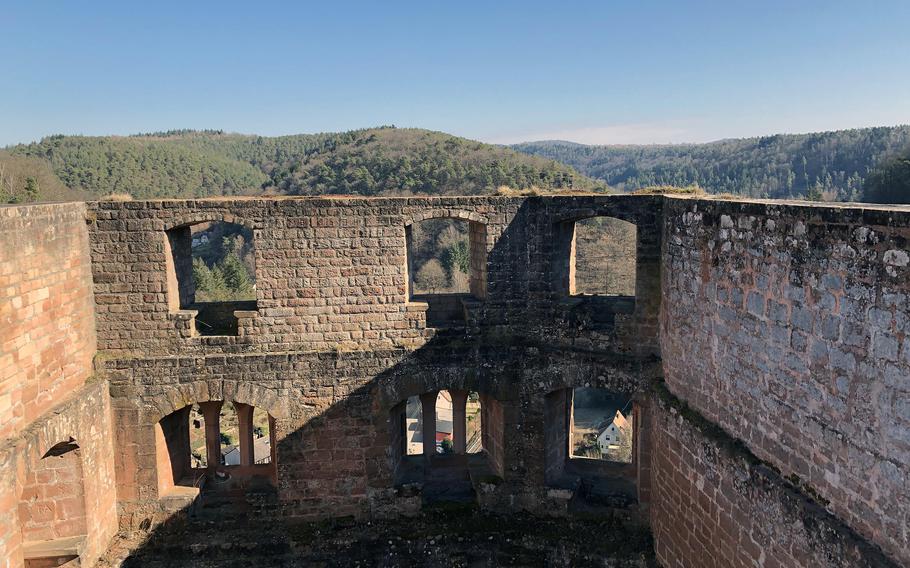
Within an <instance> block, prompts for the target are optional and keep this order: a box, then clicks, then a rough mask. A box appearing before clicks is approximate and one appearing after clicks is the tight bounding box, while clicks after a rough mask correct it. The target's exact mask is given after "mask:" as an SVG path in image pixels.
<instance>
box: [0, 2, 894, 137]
mask: <svg viewBox="0 0 910 568" xmlns="http://www.w3.org/2000/svg"><path fill="white" fill-rule="evenodd" d="M908 24H910V1H908V0H862V1H861V0H857V1H853V2H845V1H840V0H811V1H810V0H806V1H801V0H786V1H778V0H760V1H759V0H750V1H739V0H724V1H689V0H686V1H683V0H666V1H662V2H657V1H647V0H624V1H618V0H617V1H611V0H600V1H596V2H565V1H563V2H561V1H559V0H551V1H548V2H535V1H532V0H524V1H520V2H518V1H516V2H506V1H501V2H500V1H495V0H487V1H484V2H470V1H459V2H443V1H441V0H429V1H428V0H423V1H421V2H417V1H414V2H411V1H405V0H372V1H365V2H339V1H333V0H322V1H320V2H300V1H298V2H265V1H261V2H253V1H251V0H248V1H246V2H230V1H219V2H203V1H187V0H184V1H181V2H167V1H163V0H156V1H154V2H131V1H126V2H125V1H122V0H119V1H117V2H103V1H100V0H99V1H91V0H85V1H75V0H53V1H52V0H34V1H24V0H23V1H15V0H10V1H9V2H6V3H4V5H2V6H0V87H2V88H0V145H5V144H11V143H16V142H25V141H31V140H35V139H38V138H40V137H42V136H45V135H48V134H54V133H65V134H131V133H136V132H147V131H156V130H167V129H173V128H215V129H224V130H228V131H235V132H245V133H258V134H263V135H277V134H293V133H302V132H319V131H338V130H347V129H351V128H361V127H368V126H376V125H381V124H395V125H397V126H415V127H423V128H430V129H434V130H443V131H446V132H450V133H453V134H458V135H461V136H467V137H470V138H476V139H480V140H485V141H490V142H517V141H523V140H534V139H552V138H559V139H568V140H574V141H578V142H585V143H662V142H686V141H693V142H700V141H707V140H713V139H718V138H726V137H738V136H750V135H758V134H770V133H775V132H807V131H816V130H831V129H839V128H851V127H860V126H872V125H894V124H901V123H908V122H910V32H908Z"/></svg>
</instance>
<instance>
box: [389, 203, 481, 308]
mask: <svg viewBox="0 0 910 568" xmlns="http://www.w3.org/2000/svg"><path fill="white" fill-rule="evenodd" d="M405 233H406V237H407V239H406V240H407V247H408V286H409V289H408V294H409V297H410V299H411V301H414V302H425V303H427V305H428V310H427V323H428V325H431V326H441V325H445V324H449V323H453V322H463V321H465V318H466V317H465V309H466V303H467V304H470V302H472V301H475V302H476V301H479V300H483V299H484V298H485V297H486V293H487V292H486V289H487V284H486V281H487V278H486V270H487V230H486V226H485V225H484V224H483V223H479V222H475V221H464V220H461V219H451V218H442V219H427V220H425V221H421V222H418V223H414V224H412V225H409V226H407V227H406V228H405Z"/></svg>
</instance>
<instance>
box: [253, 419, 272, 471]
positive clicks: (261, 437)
mask: <svg viewBox="0 0 910 568" xmlns="http://www.w3.org/2000/svg"><path fill="white" fill-rule="evenodd" d="M273 422H274V420H272V417H271V416H269V413H268V412H266V411H265V410H262V409H261V408H254V409H253V464H255V465H263V464H270V463H272V461H273V458H272V452H273V451H274V450H275V448H274V447H273V446H272V431H273V430H274V425H273Z"/></svg>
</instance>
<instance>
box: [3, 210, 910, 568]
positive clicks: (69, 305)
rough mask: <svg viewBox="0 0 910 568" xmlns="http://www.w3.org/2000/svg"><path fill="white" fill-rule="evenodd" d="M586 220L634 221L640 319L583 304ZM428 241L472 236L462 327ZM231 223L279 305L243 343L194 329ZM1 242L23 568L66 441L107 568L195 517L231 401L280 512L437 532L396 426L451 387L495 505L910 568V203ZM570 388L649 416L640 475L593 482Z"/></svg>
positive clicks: (422, 213) (122, 214) (62, 223)
mask: <svg viewBox="0 0 910 568" xmlns="http://www.w3.org/2000/svg"><path fill="white" fill-rule="evenodd" d="M591 216H605V217H612V218H616V219H621V220H626V221H630V222H633V223H634V224H635V225H636V229H637V230H636V238H635V240H636V243H635V249H636V255H635V257H636V258H635V264H636V266H635V276H634V289H635V295H634V297H626V296H622V297H588V296H584V295H574V296H573V295H570V293H569V291H570V288H571V274H572V271H573V267H572V264H571V262H570V259H571V253H572V243H573V238H572V235H574V231H573V230H572V225H573V223H574V222H576V221H578V220H581V219H584V218H588V217H591ZM434 217H453V218H457V219H462V220H466V221H469V222H470V227H471V233H472V247H471V255H470V256H471V261H470V264H471V272H472V275H473V282H472V286H473V288H472V292H473V293H472V297H471V298H468V299H465V300H464V301H463V302H462V306H463V308H464V314H465V317H464V320H463V321H459V322H458V323H457V325H451V322H446V321H441V322H436V321H434V320H435V319H437V318H435V317H431V318H428V313H427V310H429V309H430V303H431V302H421V301H415V299H414V298H411V297H409V291H408V281H407V280H408V266H407V257H408V253H407V250H406V240H407V239H406V232H407V227H408V226H409V225H410V224H412V223H415V222H418V221H421V220H424V219H428V218H434ZM213 220H214V221H217V220H223V221H229V222H234V223H241V224H244V225H246V226H248V227H250V228H251V229H252V230H253V238H254V247H255V255H256V258H255V265H256V296H257V297H256V303H255V305H254V306H253V305H250V306H244V307H245V308H254V309H243V310H230V311H232V312H233V315H234V316H236V317H237V330H236V335H225V336H217V335H216V336H205V335H201V334H199V333H197V332H195V323H194V317H195V315H196V312H194V311H193V310H190V309H186V305H187V302H189V300H188V299H187V298H184V300H183V301H181V297H180V296H181V282H180V281H179V278H178V277H177V276H178V272H180V273H185V272H187V267H188V266H189V259H187V258H185V257H180V256H179V254H178V255H177V256H176V257H175V255H174V254H173V253H174V251H176V250H177V248H172V246H171V245H172V242H174V241H179V240H180V239H181V238H183V240H185V237H186V235H185V233H187V232H188V231H186V230H185V227H187V226H188V225H190V224H193V223H196V222H204V221H213ZM86 221H87V222H88V224H86ZM168 231H171V232H170V233H168ZM181 234H183V237H180V235H181ZM169 235H170V237H171V238H169ZM0 237H2V241H0V242H3V243H5V244H6V246H5V247H2V248H0V290H3V291H4V294H5V296H8V297H9V298H10V300H11V301H10V302H3V303H2V304H0V310H2V311H0V316H2V320H3V323H4V324H5V325H3V326H0V410H6V411H4V412H0V434H2V438H3V441H4V442H7V441H8V442H9V443H7V444H6V446H5V448H6V449H4V450H3V451H0V471H2V472H3V473H4V474H5V473H6V472H14V475H3V476H0V513H2V514H5V516H6V517H8V518H10V519H13V521H11V522H6V521H5V520H4V522H0V558H10V559H11V560H9V561H7V564H6V565H18V561H17V559H18V558H19V557H20V555H21V553H22V540H23V539H22V536H21V527H20V525H21V522H20V520H22V519H19V511H20V510H24V511H26V512H28V513H29V514H31V513H30V511H31V510H32V509H31V508H30V507H31V505H35V506H36V508H37V509H40V508H41V506H40V504H41V503H42V502H43V501H42V500H44V499H45V497H47V495H43V494H41V493H40V484H39V488H38V489H37V490H36V491H27V490H24V489H26V487H27V485H28V481H29V479H33V480H34V479H37V475H38V471H39V470H38V467H39V464H40V460H41V458H42V457H43V456H44V455H45V454H46V453H47V451H48V450H49V449H50V448H51V447H52V446H54V445H55V444H57V443H60V442H66V443H75V444H77V445H78V446H79V456H80V459H81V465H82V469H83V472H84V475H83V479H84V484H83V494H84V501H85V519H86V531H87V532H88V539H87V541H86V542H87V545H86V546H87V548H86V550H85V552H84V560H85V561H86V563H89V564H90V563H91V561H92V559H94V558H96V557H97V555H98V554H100V552H101V551H102V550H103V549H104V546H105V543H106V540H108V539H109V538H110V536H111V535H112V534H113V531H114V529H115V528H116V525H117V515H118V513H119V523H120V527H121V529H123V530H125V531H135V530H143V529H147V528H148V527H150V526H154V525H156V524H158V523H161V522H163V521H165V520H166V519H168V518H169V517H171V516H172V515H174V513H175V512H177V511H178V510H179V509H180V508H182V507H184V506H186V505H187V504H188V503H189V502H191V501H192V495H193V493H192V491H184V490H186V489H192V488H187V487H177V486H176V485H175V483H177V482H178V481H180V480H179V479H178V478H180V477H181V476H180V473H181V472H184V470H187V469H188V466H187V463H186V462H187V460H188V456H186V455H184V454H185V452H182V450H180V451H177V450H178V449H179V448H183V447H185V445H186V444H185V443H184V442H185V441H184V440H183V436H185V435H188V433H187V432H186V431H184V430H182V428H184V427H185V426H186V423H187V420H188V415H189V413H188V412H187V411H186V410H185V409H186V408H187V406H188V405H191V404H195V403H204V402H207V401H224V402H225V403H226V404H227V403H230V402H237V403H241V404H246V405H251V406H253V407H256V408H259V409H262V410H265V411H267V412H268V413H269V414H270V416H271V417H272V418H273V419H274V420H273V432H274V434H275V438H276V440H277V443H276V444H275V447H274V449H273V451H274V456H275V458H276V460H275V462H276V464H277V468H276V469H277V471H276V475H275V476H274V480H275V484H276V488H275V490H274V491H273V493H274V494H275V495H274V497H275V498H274V499H272V498H271V497H269V498H266V499H263V500H262V506H261V507H260V506H258V505H257V514H263V515H265V516H266V517H268V516H270V515H271V516H282V517H288V518H294V519H318V518H324V517H328V516H339V515H353V516H357V517H361V518H365V517H370V516H374V517H383V516H390V515H396V514H400V513H402V512H406V513H410V512H413V511H414V510H415V506H417V504H418V503H419V499H418V498H415V496H414V494H413V492H409V491H410V490H407V491H405V490H402V488H401V487H398V486H396V476H397V474H398V473H399V472H400V470H401V469H402V467H400V466H401V464H402V460H401V455H400V454H401V451H400V447H401V438H402V436H401V431H400V427H401V423H400V420H401V417H400V415H401V411H402V408H403V407H402V403H403V401H405V400H406V399H407V398H408V397H410V396H415V395H421V394H424V393H429V392H434V391H437V390H441V389H458V390H464V391H474V392H477V393H479V395H480V397H481V402H482V409H483V429H484V433H483V444H484V448H485V455H486V458H487V459H488V465H489V470H490V472H491V473H492V474H493V475H492V476H490V475H487V476H484V478H485V479H486V480H487V481H489V483H486V484H484V487H483V495H482V497H481V499H480V503H481V506H483V507H492V508H497V509H501V510H528V511H534V512H537V513H545V514H555V513H559V512H564V511H566V509H567V506H568V504H569V500H570V499H574V498H575V497H576V496H577V495H578V494H577V493H575V491H576V490H577V489H578V488H579V487H581V486H583V485H584V483H585V482H587V487H588V489H587V490H592V489H591V488H592V487H593V485H592V484H591V483H590V481H591V479H589V478H588V477H590V476H592V475H593V476H595V477H597V476H601V474H604V475H602V476H601V477H602V478H611V479H613V480H614V481H615V480H619V481H621V482H622V487H623V489H622V491H623V492H624V493H623V499H625V501H624V504H623V505H622V506H623V507H628V509H629V510H628V511H627V513H631V516H636V515H641V516H645V517H649V518H650V519H651V521H652V525H653V528H654V533H655V542H656V547H657V550H658V554H659V556H660V558H661V559H662V562H663V563H664V564H665V565H667V566H675V565H681V566H694V565H705V564H708V565H712V564H713V565H718V566H725V565H754V564H758V565H764V566H778V565H780V566H790V565H823V566H824V565H829V566H833V565H849V564H850V563H854V564H856V563H860V564H861V563H866V564H871V565H877V564H876V563H879V564H878V565H887V561H886V560H884V557H883V556H881V555H879V553H878V552H877V551H876V550H875V549H874V548H873V547H871V546H868V545H866V544H864V543H863V539H867V540H868V541H870V542H872V543H874V544H875V545H878V546H880V547H881V548H882V550H883V551H884V554H885V555H887V556H890V557H891V558H892V559H896V560H897V561H899V562H905V563H906V562H910V556H908V555H907V550H908V549H910V546H908V545H910V534H908V529H907V527H908V526H910V506H908V503H910V498H908V487H910V483H908V479H907V478H908V475H910V473H908V472H910V410H908V409H910V406H908V404H907V402H906V401H907V400H910V397H908V396H907V395H908V394H910V386H908V384H910V383H908V377H910V343H908V342H910V340H908V339H907V338H906V337H905V336H906V334H907V328H908V327H910V308H908V304H910V302H908V295H910V290H908V287H910V284H908V272H910V257H908V250H910V244H908V243H910V241H908V238H910V211H907V210H906V209H898V208H894V209H887V208H876V209H857V208H849V207H818V206H808V205H796V204H786V203H758V202H726V201H714V200H693V199H680V198H664V197H660V196H577V197H575V196H573V197H527V198H525V197H521V198H507V197H446V198H389V199H384V198H383V199H367V198H332V199H328V198H302V199H286V198H279V199H233V200H225V199H220V200H219V199H216V200H198V201H147V202H119V203H113V202H102V203H90V204H87V205H82V204H74V205H48V206H35V207H22V208H5V209H0ZM178 237H179V238H178ZM184 244H185V243H184ZM178 248H180V247H178ZM182 248H183V249H184V250H185V248H186V247H182ZM484 249H485V250H484ZM484 253H485V254H484ZM89 254H90V255H91V262H89ZM484 256H485V257H486V258H485V261H484V260H483V259H484ZM178 267H180V269H179V270H178ZM616 270H623V267H616ZM89 271H91V272H89ZM183 284H184V286H183V288H182V289H183V296H187V295H188V291H187V290H188V288H187V287H186V286H185V284H186V283H185V282H184V283H183ZM91 287H93V291H94V299H93V297H92V296H93V295H92V290H91ZM190 303H192V302H190ZM227 315H228V316H230V315H231V314H230V313H228V314H227ZM440 319H446V318H440ZM95 326H97V347H98V349H99V350H100V352H99V353H98V356H97V358H96V366H97V369H96V370H97V373H98V374H97V376H96V377H94V379H93V380H89V378H90V377H91V376H92V367H91V362H92V357H93V355H95V345H96V333H95ZM662 380H665V381H666V382H665V384H666V387H667V389H668V391H667V395H666V397H665V398H663V399H661V400H662V401H663V402H660V401H658V402H655V400H654V392H655V389H654V388H653V385H654V384H663V383H661V381H662ZM576 387H599V388H604V389H608V390H611V391H613V392H616V393H625V394H628V395H630V396H631V397H632V399H633V401H634V406H633V407H634V422H635V432H636V433H635V439H634V446H635V451H634V458H633V464H631V465H621V466H615V465H614V466H610V467H607V466H603V465H602V464H593V465H594V466H597V467H582V465H583V464H581V465H580V464H577V463H576V464H569V461H570V460H569V457H568V441H567V432H566V430H565V429H566V424H565V422H566V416H567V414H566V413H567V404H568V401H569V400H570V394H571V389H573V388H576ZM658 391H659V392H663V391H662V390H660V389H658ZM668 401H671V402H668ZM674 401H675V402H674ZM686 404H687V405H689V407H691V409H694V411H691V412H690V411H689V410H685V411H684V410H680V409H685V408H686V406H685V405H686ZM695 411H697V412H695ZM693 416H696V417H697V419H695V418H693ZM168 417H170V418H168ZM162 420H165V424H166V426H167V427H166V428H161V421H162ZM693 420H694V421H693ZM169 442H170V443H169ZM178 447H179V448H178ZM729 447H734V448H735V447H738V450H737V451H736V452H732V453H731V452H730V451H728V450H729ZM178 454H179V455H178ZM744 456H745V457H744ZM575 461H577V460H575ZM405 469H406V468H405ZM778 470H779V472H780V473H779V474H778V473H777V471H778ZM88 472H91V473H90V474H89V473H88ZM175 472H176V473H175ZM494 478H495V479H494ZM602 478H598V479H599V480H600V481H603V479H602ZM115 480H116V481H115ZM598 489H600V487H598ZM270 495H271V494H270ZM24 496H26V497H28V496H30V497H29V500H30V503H29V504H27V505H26V506H25V508H24V509H22V508H21V505H22V498H23V497H24ZM608 497H609V498H611V499H612V497H614V496H608ZM617 506H618V505H617ZM61 507H62V508H63V506H61ZM649 507H650V511H649ZM62 508H61V510H62ZM45 509H46V507H45ZM832 515H833V516H832ZM24 516H25V514H23V519H24ZM835 517H836V519H835ZM837 519H840V521H842V522H843V524H840V521H838V520H837ZM36 527H37V525H36ZM848 527H849V528H848ZM699 562H701V564H699ZM750 563H751V564H750ZM0 566H4V565H2V564H0Z"/></svg>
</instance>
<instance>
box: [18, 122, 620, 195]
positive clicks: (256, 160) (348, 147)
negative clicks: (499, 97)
mask: <svg viewBox="0 0 910 568" xmlns="http://www.w3.org/2000/svg"><path fill="white" fill-rule="evenodd" d="M23 158H27V159H28V160H31V163H35V164H41V163H45V164H48V165H49V167H50V169H51V170H52V171H53V173H54V174H56V176H57V177H58V178H59V180H60V181H61V182H62V184H63V185H64V186H66V187H68V188H70V189H71V190H73V191H74V195H75V194H78V195H88V196H95V197H99V196H103V195H107V194H116V193H127V194H129V195H131V196H132V197H134V198H139V199H141V198H152V197H206V196H218V195H239V194H254V195H255V194H261V193H270V194H290V195H318V194H325V193H331V194H360V195H394V194H403V195H409V194H466V195H471V194H484V193H492V192H493V191H495V190H496V189H497V188H498V187H500V186H508V187H510V188H512V189H532V188H536V189H537V190H539V191H542V192H548V191H553V190H561V189H581V190H594V189H603V188H604V186H605V184H603V183H601V182H595V181H594V180H591V179H588V178H586V177H585V176H582V175H580V174H579V173H578V172H576V171H575V170H573V169H572V168H571V167H569V166H566V165H563V164H560V163H557V162H555V161H553V160H550V159H545V158H541V157H535V156H528V155H525V154H520V153H518V152H515V151H514V150H511V149H509V148H504V147H501V146H494V145H490V144H483V143H481V142H475V141H472V140H467V139H464V138H458V137H455V136H450V135H448V134H443V133H440V132H431V131H428V130H419V129H398V128H393V127H384V128H372V129H365V130H356V131H350V132H343V133H329V134H301V135H294V136H280V137H263V136H249V135H241V134H227V133H223V132H220V131H187V130H183V131H171V132H163V133H155V134H146V135H136V136H125V137H114V136H107V137H87V136H62V135H58V136H49V137H47V138H44V139H42V140H41V141H40V142H36V143H33V144H23V145H18V146H12V147H10V148H7V149H6V150H5V151H4V152H0V164H2V163H3V162H4V160H6V161H9V160H12V159H19V161H20V162H21V161H22V159H23ZM23 180H24V178H23ZM23 183H24V181H23ZM19 185H22V183H20V184H19ZM2 189H3V188H0V190H2ZM6 193H7V194H10V195H6V196H2V195H0V197H4V198H5V199H3V201H11V200H12V201H31V200H34V199H31V198H30V195H29V194H28V192H25V191H24V185H23V187H21V188H18V189H15V188H11V189H10V190H9V191H6ZM13 193H15V195H12V194H13ZM41 198H42V196H39V199H41Z"/></svg>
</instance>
